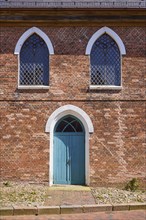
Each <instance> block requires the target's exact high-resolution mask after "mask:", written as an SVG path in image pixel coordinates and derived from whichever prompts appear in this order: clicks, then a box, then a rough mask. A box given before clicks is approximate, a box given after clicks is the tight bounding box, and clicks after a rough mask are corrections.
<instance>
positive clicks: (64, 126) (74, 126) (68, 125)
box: [55, 116, 83, 132]
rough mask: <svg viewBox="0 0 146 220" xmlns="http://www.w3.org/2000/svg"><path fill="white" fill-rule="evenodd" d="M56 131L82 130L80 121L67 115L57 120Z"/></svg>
mask: <svg viewBox="0 0 146 220" xmlns="http://www.w3.org/2000/svg"><path fill="white" fill-rule="evenodd" d="M55 131H56V132H83V126H82V125H81V123H80V122H79V121H78V120H77V119H76V118H74V117H72V116H67V117H65V118H63V119H62V120H61V121H59V123H58V125H57V127H56V129H55Z"/></svg>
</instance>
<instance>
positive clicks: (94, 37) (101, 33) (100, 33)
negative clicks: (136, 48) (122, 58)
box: [85, 27, 126, 55]
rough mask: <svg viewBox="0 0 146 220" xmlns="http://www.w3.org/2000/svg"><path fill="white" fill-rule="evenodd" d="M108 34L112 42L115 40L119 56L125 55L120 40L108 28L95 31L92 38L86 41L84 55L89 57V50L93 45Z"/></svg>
mask: <svg viewBox="0 0 146 220" xmlns="http://www.w3.org/2000/svg"><path fill="white" fill-rule="evenodd" d="M105 33H106V34H108V35H109V36H110V37H112V38H113V40H115V42H116V43H117V45H118V47H119V50H120V53H121V55H125V54H126V49H125V46H124V43H123V41H122V40H121V38H120V37H119V36H118V35H117V34H116V32H114V31H113V30H112V29H110V28H108V27H103V28H101V29H99V30H98V31H96V32H95V33H94V34H93V35H92V37H91V38H90V40H89V41H88V44H87V47H86V53H85V54H86V55H90V53H91V49H92V46H93V44H94V43H95V41H96V40H97V39H98V38H99V37H100V36H101V35H103V34H105Z"/></svg>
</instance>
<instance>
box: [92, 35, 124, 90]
mask: <svg viewBox="0 0 146 220" xmlns="http://www.w3.org/2000/svg"><path fill="white" fill-rule="evenodd" d="M90 65H91V85H114V86H120V85H121V56H120V51H119V48H118V46H117V44H116V42H115V41H114V40H113V39H112V38H111V37H110V36H109V35H108V34H103V35H102V36H100V37H99V38H98V39H97V40H96V41H95V43H94V45H93V47H92V50H91V54H90Z"/></svg>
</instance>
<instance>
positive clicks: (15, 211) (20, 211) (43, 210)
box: [0, 203, 146, 216]
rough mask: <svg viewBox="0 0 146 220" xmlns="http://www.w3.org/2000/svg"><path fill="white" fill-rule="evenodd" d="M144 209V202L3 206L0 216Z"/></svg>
mask: <svg viewBox="0 0 146 220" xmlns="http://www.w3.org/2000/svg"><path fill="white" fill-rule="evenodd" d="M143 209H144V210H146V203H141V204H140V203H129V204H114V205H110V204H99V205H95V204H94V205H62V206H36V207H18V206H12V207H3V208H0V216H14V215H43V214H46V215H51V214H71V213H87V212H108V211H127V210H129V211H130V210H143Z"/></svg>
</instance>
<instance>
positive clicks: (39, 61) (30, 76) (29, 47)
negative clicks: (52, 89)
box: [20, 34, 49, 85]
mask: <svg viewBox="0 0 146 220" xmlns="http://www.w3.org/2000/svg"><path fill="white" fill-rule="evenodd" d="M48 84H49V51H48V47H47V45H46V43H45V42H44V40H43V39H42V38H41V37H40V36H38V35H37V34H33V35H31V36H30V37H29V38H28V39H27V40H26V41H25V42H24V44H23V46H22V48H21V52H20V85H48Z"/></svg>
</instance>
